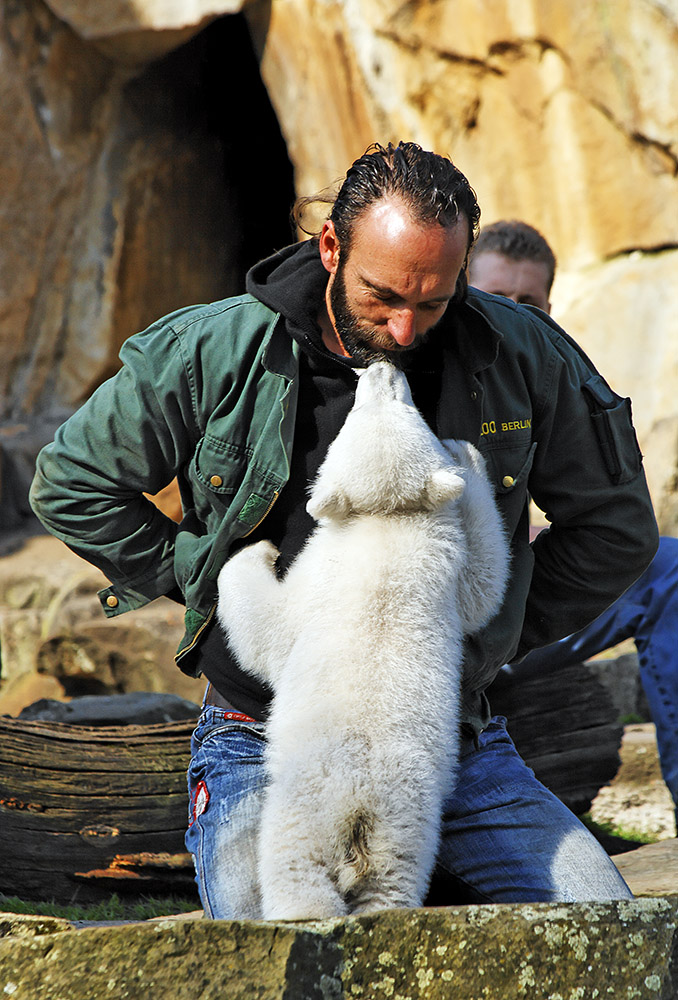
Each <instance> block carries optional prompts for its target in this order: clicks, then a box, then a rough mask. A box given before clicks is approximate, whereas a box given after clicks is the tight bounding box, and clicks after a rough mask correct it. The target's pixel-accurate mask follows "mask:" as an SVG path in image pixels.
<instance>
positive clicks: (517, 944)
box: [0, 896, 678, 1000]
mask: <svg viewBox="0 0 678 1000" xmlns="http://www.w3.org/2000/svg"><path fill="white" fill-rule="evenodd" d="M677 928H678V896H672V897H664V898H661V899H639V900H631V901H624V902H618V903H572V904H559V905H551V904H546V903H542V904H532V905H527V904H526V905H522V906H508V905H505V906H497V905H492V906H465V907H454V908H441V909H420V910H407V911H404V910H390V911H386V912H382V913H379V914H374V915H366V916H362V917H355V918H349V919H346V920H327V921H319V922H308V923H303V924H301V923H299V924H283V923H279V924H274V923H265V922H238V921H233V922H226V921H207V920H198V921H195V920H176V919H173V920H165V921H155V922H153V923H144V924H133V925H123V926H119V927H112V928H91V929H87V930H81V931H76V932H73V931H70V932H68V933H63V932H62V933H50V934H45V935H42V936H37V937H33V938H15V939H13V940H12V939H5V940H3V941H0V996H3V997H11V998H13V1000H63V998H64V997H68V998H69V1000H104V998H105V1000H110V998H111V997H116V998H125V1000H142V998H143V1000H156V998H157V1000H160V998H162V1000H165V998H167V997H171V998H172V1000H195V997H200V998H201V1000H224V998H228V1000H343V998H347V1000H349V998H350V1000H381V998H391V1000H509V998H510V1000H520V998H530V1000H540V998H541V1000H582V998H587V1000H588V998H596V997H597V998H601V1000H602V998H609V1000H626V998H628V1000H631V998H633V1000H644V998H648V1000H650V998H651V1000H672V998H675V997H676V996H677V995H678V933H677Z"/></svg>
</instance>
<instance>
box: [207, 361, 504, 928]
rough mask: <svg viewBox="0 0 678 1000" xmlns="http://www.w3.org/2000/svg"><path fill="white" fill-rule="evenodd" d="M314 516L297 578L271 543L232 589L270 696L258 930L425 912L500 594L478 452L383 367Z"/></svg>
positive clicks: (229, 627)
mask: <svg viewBox="0 0 678 1000" xmlns="http://www.w3.org/2000/svg"><path fill="white" fill-rule="evenodd" d="M308 510H309V512H310V513H311V514H312V515H313V517H314V518H315V519H316V520H317V521H318V527H317V528H316V529H315V531H314V533H313V534H312V536H311V537H310V539H309V540H308V542H307V544H306V546H305V547H304V549H303V550H302V551H301V553H300V554H299V556H298V557H297V559H296V560H295V562H294V563H293V565H292V566H291V568H290V570H289V572H288V573H287V575H286V577H285V578H284V580H282V581H279V580H278V579H277V578H276V575H275V570H274V563H275V560H276V557H277V554H278V553H277V550H276V549H275V548H274V547H273V546H272V545H271V544H270V543H269V542H259V543H258V544H256V545H253V546H250V547H249V548H245V549H242V550H241V551H240V552H238V553H237V554H236V555H235V556H233V557H232V558H231V559H230V560H229V561H228V562H227V563H226V564H225V566H224V567H223V569H222V571H221V573H220V576H219V605H218V617H219V620H220V622H221V624H222V626H223V627H224V628H225V629H226V631H227V634H228V637H229V641H230V643H231V645H232V648H233V649H234V651H235V653H236V655H237V657H238V659H239V661H240V663H241V664H242V666H243V667H244V668H245V669H246V670H248V671H250V672H252V673H253V674H255V675H256V676H258V677H259V678H261V679H262V680H264V681H266V682H267V683H268V684H270V685H271V687H272V688H273V691H274V699H273V704H272V709H271V715H270V718H269V722H268V725H267V737H268V747H267V758H266V764H267V768H268V772H269V776H270V785H269V787H268V788H267V792H266V798H265V803H264V808H263V814H262V823H261V835H260V842H259V852H260V870H259V877H260V881H261V888H262V899H263V914H264V917H266V918H268V919H299V918H313V917H327V916H332V915H341V914H345V913H348V912H353V913H357V912H361V911H364V910H370V909H379V908H384V907H391V906H418V905H421V903H422V901H423V898H424V896H425V893H426V890H427V886H428V882H429V878H430V875H431V871H432V868H433V865H434V860H435V856H436V850H437V845H438V839H439V826H440V813H441V800H442V798H443V795H444V794H445V792H446V791H447V789H448V788H449V787H450V785H451V783H452V782H453V781H454V778H455V764H456V758H457V747H458V713H459V687H460V672H461V655H462V638H463V635H464V634H466V633H470V632H474V631H477V630H478V629H479V628H481V627H482V626H483V625H484V624H486V623H487V621H488V620H489V619H490V618H491V617H492V616H493V615H494V614H495V613H496V611H497V610H498V608H499V605H500V602H501V599H502V596H503V592H504V587H505V581H506V575H507V567H508V549H507V545H506V541H505V537H504V531H503V527H502V523H501V518H500V516H499V514H498V512H497V510H496V507H495V504H494V500H493V496H492V489H491V486H490V485H489V483H488V480H487V477H486V474H485V468H484V463H483V460H482V458H481V456H480V454H479V453H478V452H477V450H476V449H475V448H474V447H473V446H472V445H471V444H469V443H468V442H460V441H450V442H446V443H445V445H443V444H441V442H440V441H438V439H437V438H436V437H435V435H434V434H433V433H432V432H431V431H430V430H429V428H428V426H427V425H426V423H425V421H424V420H423V419H422V417H421V416H420V414H419V413H418V411H417V410H416V409H415V407H414V405H413V403H412V398H411V395H410V391H409V387H408V385H407V381H406V379H405V376H404V375H403V374H402V373H401V372H399V371H397V370H396V369H395V368H393V367H392V366H391V365H389V364H387V363H385V362H382V363H378V364H374V365H372V366H370V367H369V368H368V369H367V370H366V371H365V372H364V373H363V374H362V375H361V377H360V379H359V382H358V388H357V391H356V399H355V405H354V406H353V409H352V410H351V412H350V413H349V415H348V417H347V419H346V422H345V424H344V426H343V428H342V430H341V431H340V433H339V435H338V436H337V438H336V439H335V441H334V442H333V443H332V445H331V446H330V448H329V450H328V453H327V457H326V459H325V461H324V463H323V465H322V467H321V469H320V471H319V473H318V477H317V479H316V482H315V483H314V485H313V488H312V492H311V498H310V501H309V503H308Z"/></svg>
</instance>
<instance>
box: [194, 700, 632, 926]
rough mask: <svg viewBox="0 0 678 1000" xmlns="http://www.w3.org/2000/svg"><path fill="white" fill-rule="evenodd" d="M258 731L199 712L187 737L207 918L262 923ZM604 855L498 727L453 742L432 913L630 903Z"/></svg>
mask: <svg viewBox="0 0 678 1000" xmlns="http://www.w3.org/2000/svg"><path fill="white" fill-rule="evenodd" d="M264 746H265V737H264V727H263V726H262V725H261V724H259V723H244V722H233V721H229V720H228V719H227V718H225V715H224V712H223V711H222V710H221V709H217V708H212V707H206V708H204V710H203V713H202V715H201V717H200V719H199V721H198V725H197V728H196V730H195V733H194V736H193V745H192V759H191V764H190V767H189V773H188V783H189V796H190V805H189V824H190V825H189V828H188V831H187V833H186V846H187V849H188V850H189V851H190V852H191V853H192V855H193V858H194V861H195V867H196V882H197V884H198V889H199V892H200V898H201V900H202V904H203V907H204V909H205V913H206V914H207V915H208V916H210V917H215V918H224V919H246V918H252V919H257V918H258V917H260V915H261V909H260V900H259V893H258V889H257V877H256V844H257V831H258V824H259V815H260V812H261V802H262V796H263V793H264V789H265V786H266V775H265V771H264V767H263V750H264ZM630 897H631V892H630V890H629V889H628V887H627V885H626V883H625V882H624V880H623V879H622V877H621V876H620V875H619V873H618V872H617V869H616V868H615V867H614V865H613V864H612V862H611V861H610V859H609V858H608V856H607V854H606V853H605V851H604V850H603V849H602V847H600V845H599V844H598V842H597V841H596V840H595V839H594V837H593V836H591V834H590V833H589V832H588V831H587V830H586V828H585V827H584V826H583V825H582V824H581V823H580V822H579V820H578V819H577V818H576V816H574V815H573V814H572V813H571V812H570V810H569V809H567V808H566V806H564V805H563V804H562V802H561V801H560V800H559V799H558V798H556V796H555V795H553V794H552V793H551V792H549V791H548V789H546V788H545V787H544V785H542V784H541V783H540V782H539V781H537V779H536V778H535V776H534V773H533V772H532V771H531V770H530V768H528V767H527V765H526V764H525V763H524V762H523V761H522V760H521V758H520V757H519V755H518V753H517V751H516V749H515V747H514V746H513V743H512V741H511V738H510V737H509V735H508V733H507V732H506V727H505V720H504V719H502V718H495V719H493V720H492V723H491V724H490V726H489V727H488V728H487V729H486V730H485V731H484V732H483V733H481V735H480V738H479V745H478V747H477V748H476V747H475V746H474V744H473V741H472V740H470V739H464V740H463V741H462V753H461V761H460V768H459V778H458V781H457V784H456V787H455V790H454V792H453V793H452V794H451V795H450V796H449V797H448V799H447V800H446V801H445V803H444V809H443V826H442V837H441V843H440V848H439V852H438V859H437V865H436V869H435V871H434V874H433V878H432V882H431V889H430V893H429V897H428V899H427V900H426V902H427V903H428V904H430V905H438V906H439V905H452V904H459V903H472V902H488V903H489V902H492V903H511V902H537V901H546V902H558V901H579V900H581V901H583V900H610V899H628V898H630Z"/></svg>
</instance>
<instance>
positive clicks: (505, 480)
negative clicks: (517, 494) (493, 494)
mask: <svg viewBox="0 0 678 1000" xmlns="http://www.w3.org/2000/svg"><path fill="white" fill-rule="evenodd" d="M514 483H515V479H514V478H513V476H504V478H503V479H502V481H501V485H502V486H505V487H506V489H507V490H508V489H510V487H511V486H513V484H514Z"/></svg>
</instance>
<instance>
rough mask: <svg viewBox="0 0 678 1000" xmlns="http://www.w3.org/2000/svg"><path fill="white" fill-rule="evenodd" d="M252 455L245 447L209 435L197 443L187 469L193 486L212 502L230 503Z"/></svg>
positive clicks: (219, 504)
mask: <svg viewBox="0 0 678 1000" xmlns="http://www.w3.org/2000/svg"><path fill="white" fill-rule="evenodd" d="M248 461H249V455H248V453H247V451H246V450H245V449H244V448H238V447H237V446H236V445H232V444H229V443H228V442H226V441H220V440H219V439H218V438H213V437H210V435H209V434H206V435H205V437H203V438H202V439H201V440H200V441H199V442H198V445H197V448H196V450H195V454H194V455H193V458H192V460H191V463H190V465H189V469H188V475H189V479H190V481H191V484H192V486H193V488H194V489H195V487H196V486H197V487H198V488H199V492H200V494H201V495H202V496H203V497H205V498H206V499H207V500H208V501H209V502H210V503H211V504H213V505H215V506H217V507H220V506H223V505H224V504H228V503H230V501H231V500H232V498H233V496H234V495H235V493H237V491H238V488H239V487H240V484H241V483H242V481H243V479H244V478H245V475H246V472H247V465H248Z"/></svg>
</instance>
